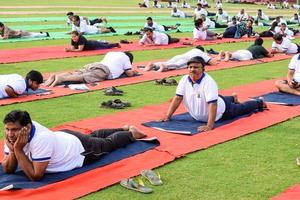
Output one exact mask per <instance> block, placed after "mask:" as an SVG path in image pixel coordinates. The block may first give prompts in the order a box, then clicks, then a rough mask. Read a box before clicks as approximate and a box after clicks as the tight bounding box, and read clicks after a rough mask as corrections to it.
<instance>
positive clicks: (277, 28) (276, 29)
mask: <svg viewBox="0 0 300 200" xmlns="http://www.w3.org/2000/svg"><path fill="white" fill-rule="evenodd" d="M274 30H275V33H282V31H281V30H280V27H278V26H276V27H275V29H274ZM284 33H285V34H286V35H287V36H290V37H292V36H294V32H293V31H291V30H289V28H288V27H286V29H285V30H284Z"/></svg>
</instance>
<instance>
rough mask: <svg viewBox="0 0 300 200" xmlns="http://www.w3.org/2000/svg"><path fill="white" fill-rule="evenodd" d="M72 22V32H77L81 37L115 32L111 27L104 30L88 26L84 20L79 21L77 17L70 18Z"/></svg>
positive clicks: (103, 28)
mask: <svg viewBox="0 0 300 200" xmlns="http://www.w3.org/2000/svg"><path fill="white" fill-rule="evenodd" d="M72 22H73V23H72V31H78V32H79V33H80V34H81V35H84V34H86V35H87V34H99V33H110V32H113V33H115V32H116V31H115V30H114V29H113V28H112V27H108V28H106V27H97V26H91V25H88V24H87V23H86V21H85V20H80V17H79V16H78V15H74V16H73V17H72Z"/></svg>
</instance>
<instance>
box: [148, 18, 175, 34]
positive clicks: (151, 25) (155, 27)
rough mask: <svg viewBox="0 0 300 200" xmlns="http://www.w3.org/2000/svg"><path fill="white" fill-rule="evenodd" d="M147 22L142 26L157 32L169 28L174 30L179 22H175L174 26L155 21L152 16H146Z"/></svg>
mask: <svg viewBox="0 0 300 200" xmlns="http://www.w3.org/2000/svg"><path fill="white" fill-rule="evenodd" d="M146 20H147V22H146V23H145V25H144V28H151V29H152V30H153V31H158V32H165V31H169V30H175V29H177V28H178V26H180V24H179V23H178V24H176V25H174V26H165V25H160V24H158V23H156V22H154V21H153V19H152V17H148V18H147V19H146Z"/></svg>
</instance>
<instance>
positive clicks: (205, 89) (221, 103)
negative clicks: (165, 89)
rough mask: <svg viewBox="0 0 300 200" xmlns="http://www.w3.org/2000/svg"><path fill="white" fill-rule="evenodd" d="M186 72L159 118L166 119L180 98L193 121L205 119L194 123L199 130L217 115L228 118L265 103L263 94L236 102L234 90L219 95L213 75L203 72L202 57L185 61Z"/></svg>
mask: <svg viewBox="0 0 300 200" xmlns="http://www.w3.org/2000/svg"><path fill="white" fill-rule="evenodd" d="M187 65H188V70H189V74H188V75H185V76H183V77H182V79H181V80H180V82H179V84H178V86H177V90H176V96H175V97H174V98H173V100H172V103H171V105H170V107H169V109H168V111H167V113H166V115H165V116H164V117H163V118H162V119H161V121H168V120H170V119H171V117H172V115H173V114H174V112H175V111H176V109H177V108H178V107H179V105H180V104H181V102H182V101H183V103H184V105H185V107H186V109H187V110H188V112H189V113H190V115H191V116H192V117H193V118H194V119H195V120H197V121H202V122H207V124H206V125H205V126H200V127H198V130H199V131H209V130H212V129H213V128H214V125H215V122H216V121H218V120H219V119H221V118H222V119H232V118H235V117H238V116H241V115H244V114H247V113H251V112H253V111H255V110H261V111H262V110H264V109H265V108H266V104H265V102H264V100H263V98H259V99H256V100H250V101H246V102H243V103H239V102H238V99H237V96H236V94H233V96H221V95H219V94H218V86H217V84H216V82H215V81H214V79H213V78H212V77H211V76H210V75H208V74H207V73H205V72H204V70H205V68H204V67H205V61H204V60H203V58H201V57H194V58H192V59H190V60H189V62H188V63H187Z"/></svg>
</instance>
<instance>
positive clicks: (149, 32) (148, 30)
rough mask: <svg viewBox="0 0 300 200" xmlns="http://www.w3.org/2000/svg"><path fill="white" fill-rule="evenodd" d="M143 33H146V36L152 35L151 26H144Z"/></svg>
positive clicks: (150, 36)
mask: <svg viewBox="0 0 300 200" xmlns="http://www.w3.org/2000/svg"><path fill="white" fill-rule="evenodd" d="M144 33H145V34H146V36H147V38H152V37H153V29H152V28H148V27H147V28H144Z"/></svg>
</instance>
